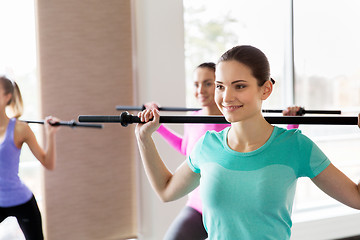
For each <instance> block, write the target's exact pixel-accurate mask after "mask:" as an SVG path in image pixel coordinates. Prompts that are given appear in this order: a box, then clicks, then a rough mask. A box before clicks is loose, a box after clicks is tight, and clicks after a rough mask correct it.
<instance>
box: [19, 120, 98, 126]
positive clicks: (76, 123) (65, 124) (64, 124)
mask: <svg viewBox="0 0 360 240" xmlns="http://www.w3.org/2000/svg"><path fill="white" fill-rule="evenodd" d="M20 121H22V122H26V123H37V124H44V123H45V122H44V120H40V121H36V120H20ZM50 125H52V126H68V127H72V128H73V127H87V128H103V125H102V124H83V123H78V122H76V121H75V120H71V121H68V122H63V121H60V122H55V123H53V124H50Z"/></svg>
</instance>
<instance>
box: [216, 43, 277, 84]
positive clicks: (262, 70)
mask: <svg viewBox="0 0 360 240" xmlns="http://www.w3.org/2000/svg"><path fill="white" fill-rule="evenodd" d="M231 60H235V61H237V62H239V63H242V64H244V65H246V66H247V67H249V68H250V69H251V72H252V74H253V76H254V77H255V78H256V79H257V81H258V85H259V86H262V85H264V83H265V82H266V81H269V80H270V81H271V82H272V83H273V84H275V81H274V79H272V78H270V64H269V61H268V59H267V57H266V56H265V54H264V53H263V52H262V51H261V50H260V49H258V48H256V47H253V46H250V45H241V46H236V47H233V48H231V49H229V50H228V51H226V52H225V53H224V54H223V55H222V56H221V57H220V59H219V61H218V63H220V62H224V61H231Z"/></svg>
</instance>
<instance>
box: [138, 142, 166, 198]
mask: <svg viewBox="0 0 360 240" xmlns="http://www.w3.org/2000/svg"><path fill="white" fill-rule="evenodd" d="M137 141H138V147H139V151H140V156H141V159H142V162H143V165H144V169H145V172H146V175H147V177H148V179H149V181H150V183H151V185H152V187H153V189H154V190H155V192H156V193H157V194H158V196H159V197H160V198H161V199H162V200H164V195H165V191H166V187H167V185H168V183H169V181H170V179H171V177H172V176H173V175H172V173H171V172H170V171H169V170H168V168H167V167H166V165H165V164H164V162H163V161H162V160H161V158H160V155H159V153H158V151H157V149H156V147H155V143H154V141H153V139H152V137H151V136H146V137H138V138H137Z"/></svg>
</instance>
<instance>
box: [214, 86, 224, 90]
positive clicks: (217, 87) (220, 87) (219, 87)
mask: <svg viewBox="0 0 360 240" xmlns="http://www.w3.org/2000/svg"><path fill="white" fill-rule="evenodd" d="M223 88H224V87H223V86H221V85H216V89H219V90H222V89H223Z"/></svg>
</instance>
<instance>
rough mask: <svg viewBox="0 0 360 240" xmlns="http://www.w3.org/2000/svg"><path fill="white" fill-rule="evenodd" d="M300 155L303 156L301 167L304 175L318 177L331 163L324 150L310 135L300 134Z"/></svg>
mask: <svg viewBox="0 0 360 240" xmlns="http://www.w3.org/2000/svg"><path fill="white" fill-rule="evenodd" d="M300 135H301V136H300V140H301V143H300V146H301V147H300V151H301V152H300V155H301V156H303V158H304V159H302V161H301V163H302V166H301V169H302V170H303V172H302V174H301V175H303V176H307V177H309V178H314V177H316V176H317V175H318V174H319V173H321V172H322V171H323V170H325V168H327V167H328V166H329V165H330V163H331V162H330V160H329V159H328V158H327V156H326V155H325V154H324V153H323V151H322V150H321V149H320V148H319V147H318V146H317V145H316V144H315V143H314V142H313V141H312V140H310V139H309V138H308V137H306V136H304V135H302V134H300Z"/></svg>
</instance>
